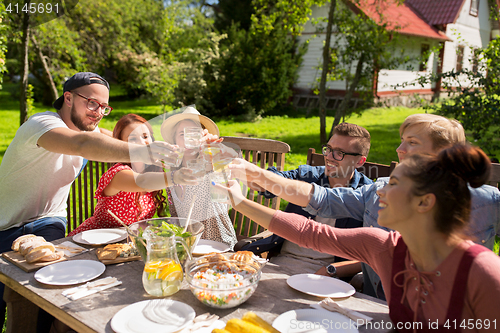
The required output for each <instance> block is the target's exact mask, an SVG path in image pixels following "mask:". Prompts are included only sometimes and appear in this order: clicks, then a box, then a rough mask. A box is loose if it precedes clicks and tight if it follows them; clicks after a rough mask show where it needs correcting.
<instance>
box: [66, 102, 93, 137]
mask: <svg viewBox="0 0 500 333" xmlns="http://www.w3.org/2000/svg"><path fill="white" fill-rule="evenodd" d="M71 122H72V123H73V125H75V126H76V128H78V129H79V130H80V131H86V132H91V131H93V130H94V129H95V128H96V127H97V124H98V123H99V121H98V122H96V123H95V124H89V125H85V124H84V123H83V121H82V118H79V117H78V115H77V112H76V108H75V106H74V105H73V106H71Z"/></svg>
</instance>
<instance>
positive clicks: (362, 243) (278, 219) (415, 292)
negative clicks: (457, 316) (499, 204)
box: [269, 211, 500, 332]
mask: <svg viewBox="0 0 500 333" xmlns="http://www.w3.org/2000/svg"><path fill="white" fill-rule="evenodd" d="M269 230H270V231H272V232H273V233H275V234H278V235H279V236H281V237H284V238H286V239H288V240H290V241H292V242H294V243H297V244H298V245H300V246H304V247H308V248H311V249H314V250H316V251H320V252H324V253H329V254H332V255H335V256H341V257H344V258H348V259H351V260H358V261H362V262H365V263H367V264H369V265H370V266H371V267H372V268H373V269H374V270H375V272H376V273H377V274H378V275H379V276H380V279H381V281H382V285H383V286H384V291H385V294H386V298H387V299H388V300H390V299H391V297H390V296H391V295H390V292H391V288H390V285H391V281H392V278H393V276H392V272H391V270H392V259H393V253H394V248H395V246H396V244H397V241H398V239H399V238H400V237H401V235H400V234H399V233H398V232H387V231H385V230H382V229H379V228H354V229H340V228H334V227H330V226H328V225H325V224H321V223H317V222H315V221H313V220H309V219H307V218H305V217H304V216H301V215H297V214H290V213H285V212H281V211H277V212H276V213H275V214H274V216H273V219H272V220H271V224H270V226H269ZM473 244H474V243H473V242H471V241H463V242H462V243H460V244H459V245H458V246H457V247H456V248H455V249H454V250H453V251H452V252H451V253H450V254H449V255H448V257H447V258H446V259H445V260H444V261H443V262H442V263H441V264H440V265H439V266H438V267H437V268H436V269H435V270H434V271H431V272H420V271H418V270H417V269H416V267H415V265H414V263H413V260H412V258H411V256H410V254H409V252H407V254H406V260H405V267H406V269H405V270H403V271H402V272H400V274H403V275H404V281H405V282H404V286H403V288H404V290H405V293H404V294H403V299H402V300H401V303H405V304H407V305H408V306H409V307H410V308H411V309H412V310H413V312H415V313H416V314H417V315H418V317H419V318H423V319H424V320H425V321H428V320H430V321H432V322H436V321H437V323H438V324H439V325H444V324H445V320H444V319H445V318H446V314H447V313H446V311H447V309H448V303H449V300H450V296H451V290H452V287H453V281H454V279H455V274H456V272H457V269H458V264H459V262H460V260H461V258H462V255H463V253H464V251H465V250H466V249H468V248H469V247H470V246H471V245H473ZM465 297H466V298H465V302H464V308H463V313H462V320H465V322H464V323H465V325H466V327H467V328H470V330H468V329H467V330H464V331H472V332H498V331H499V330H500V258H499V257H498V256H497V255H495V253H493V252H492V251H489V250H488V251H484V252H482V253H480V254H479V255H478V256H477V257H476V258H475V260H474V261H473V263H472V266H471V268H470V272H469V278H468V282H467V291H466V296H465ZM469 323H472V324H470V325H469ZM486 323H488V326H489V328H486ZM426 324H427V323H426ZM457 328H460V327H458V326H457Z"/></svg>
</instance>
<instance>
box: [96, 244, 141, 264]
mask: <svg viewBox="0 0 500 333" xmlns="http://www.w3.org/2000/svg"><path fill="white" fill-rule="evenodd" d="M103 250H104V249H103V248H102V247H101V248H98V249H96V255H97V258H98V259H99V253H100V252H101V251H103ZM140 259H141V256H139V255H138V256H133V257H127V258H124V257H117V258H115V259H99V261H100V262H102V263H103V264H104V265H111V264H119V263H121V262H127V261H135V260H140Z"/></svg>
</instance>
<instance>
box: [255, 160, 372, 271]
mask: <svg viewBox="0 0 500 333" xmlns="http://www.w3.org/2000/svg"><path fill="white" fill-rule="evenodd" d="M267 170H269V171H271V172H274V173H275V174H278V175H280V176H282V177H284V178H288V179H295V180H301V181H304V182H307V183H312V184H316V185H318V186H321V187H326V188H330V183H329V181H328V176H326V175H325V167H324V166H310V165H301V166H299V168H298V169H295V170H290V171H278V169H276V168H275V167H270V168H268V169H267ZM367 184H373V181H372V180H371V179H370V178H368V177H366V176H365V175H364V174H362V173H360V172H358V171H357V170H354V174H353V177H352V179H351V181H350V183H349V187H350V188H353V189H355V188H358V187H360V186H363V185H367ZM263 195H264V196H265V197H266V198H273V197H275V195H274V194H272V193H270V192H268V191H266V192H264V193H263ZM285 212H288V213H295V214H300V215H302V216H305V217H307V218H310V219H314V217H315V216H316V214H310V213H308V212H306V211H305V210H304V208H303V207H300V206H297V205H295V204H293V203H289V204H288V205H287V206H286V208H285ZM362 226H363V221H362V219H354V218H350V217H347V218H340V219H337V220H336V221H335V227H336V228H358V227H362ZM343 260H345V259H344V258H340V257H335V262H337V261H343Z"/></svg>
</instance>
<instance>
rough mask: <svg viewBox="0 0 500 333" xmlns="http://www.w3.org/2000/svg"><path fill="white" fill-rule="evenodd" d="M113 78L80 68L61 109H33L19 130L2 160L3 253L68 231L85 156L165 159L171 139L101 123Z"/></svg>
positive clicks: (58, 104) (1, 306) (1, 307)
mask: <svg viewBox="0 0 500 333" xmlns="http://www.w3.org/2000/svg"><path fill="white" fill-rule="evenodd" d="M108 101H109V84H108V82H107V81H106V80H105V79H104V78H102V77H101V76H99V75H97V74H95V73H90V72H81V73H77V74H75V75H74V76H72V77H71V78H70V79H68V80H67V81H66V82H65V83H64V93H63V95H62V96H61V97H59V98H58V99H57V100H56V101H55V102H54V104H53V106H54V108H55V109H56V110H57V112H51V111H46V112H42V113H38V114H35V115H33V116H32V117H30V118H29V119H28V121H26V122H25V123H24V124H23V125H21V127H19V129H18V130H17V132H16V136H15V137H14V139H13V140H12V142H11V144H10V145H9V147H8V148H7V151H6V152H5V156H4V158H3V161H2V164H1V165H0V202H1V204H0V253H3V252H6V251H9V250H10V247H11V245H12V242H13V241H14V240H15V239H16V238H17V237H19V236H22V235H25V234H35V235H38V236H43V237H44V238H45V239H46V240H47V241H51V240H54V239H58V238H61V237H64V235H65V229H66V223H67V221H66V200H67V198H68V194H69V191H70V186H71V184H72V183H73V181H74V180H75V178H76V177H77V176H78V174H79V172H80V170H81V169H82V167H83V166H84V159H88V160H95V161H102V162H130V159H131V158H130V156H134V161H135V160H137V161H140V162H145V163H151V160H152V159H153V160H160V159H161V160H165V159H166V158H165V156H164V155H160V154H168V153H169V152H170V149H169V147H170V145H168V144H167V143H165V142H154V143H152V144H150V145H148V146H141V145H132V144H130V145H129V144H128V143H127V142H125V141H120V140H116V139H114V138H112V137H110V136H108V135H105V134H103V133H101V132H104V131H106V130H104V131H100V130H99V128H98V127H97V124H98V123H99V121H100V120H101V119H102V117H103V116H104V115H107V114H109V112H110V111H111V110H112V108H111V107H110V106H109V105H108ZM3 289H4V285H3V284H1V286H0V324H2V323H3V320H4V311H5V302H4V301H3V297H2V295H3Z"/></svg>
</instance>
